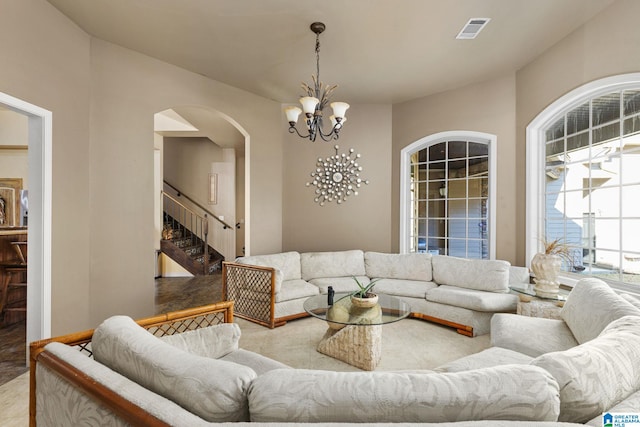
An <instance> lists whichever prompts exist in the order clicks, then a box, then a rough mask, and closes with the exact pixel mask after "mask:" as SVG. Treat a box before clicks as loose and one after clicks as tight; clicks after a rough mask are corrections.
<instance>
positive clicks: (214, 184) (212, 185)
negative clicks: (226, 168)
mask: <svg viewBox="0 0 640 427" xmlns="http://www.w3.org/2000/svg"><path fill="white" fill-rule="evenodd" d="M209 204H210V205H216V204H218V174H217V173H210V174H209Z"/></svg>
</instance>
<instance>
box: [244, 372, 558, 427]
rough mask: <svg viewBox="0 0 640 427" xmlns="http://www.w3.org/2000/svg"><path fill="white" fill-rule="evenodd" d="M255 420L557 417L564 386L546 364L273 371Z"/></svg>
mask: <svg viewBox="0 0 640 427" xmlns="http://www.w3.org/2000/svg"><path fill="white" fill-rule="evenodd" d="M249 408H250V413H251V421H254V422H290V423H307V422H322V423H347V422H357V423H375V422H387V423H394V422H396V423H397V422H416V423H417V422H423V423H424V422H451V421H466V420H540V421H556V420H557V417H558V413H559V410H560V401H559V398H558V384H557V383H556V381H555V380H554V379H553V377H552V376H551V375H550V374H549V373H548V372H546V371H545V370H544V369H540V368H536V367H534V366H527V365H504V366H498V367H491V368H485V369H477V370H473V371H467V372H460V373H427V374H424V373H409V372H408V373H403V372H330V371H314V370H303V369H295V370H287V371H277V370H276V371H271V372H267V373H266V374H264V375H262V376H260V377H258V378H257V379H256V380H254V381H253V383H252V384H251V387H250V390H249Z"/></svg>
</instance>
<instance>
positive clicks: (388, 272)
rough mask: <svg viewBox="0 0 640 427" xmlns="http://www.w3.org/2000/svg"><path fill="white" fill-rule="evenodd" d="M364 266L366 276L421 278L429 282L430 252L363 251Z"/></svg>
mask: <svg viewBox="0 0 640 427" xmlns="http://www.w3.org/2000/svg"><path fill="white" fill-rule="evenodd" d="M364 267H365V269H366V272H367V276H369V277H371V278H373V277H384V278H387V279H406V280H422V281H425V282H430V281H431V280H432V279H433V276H432V274H431V254H424V253H410V254H384V253H379V252H365V253H364Z"/></svg>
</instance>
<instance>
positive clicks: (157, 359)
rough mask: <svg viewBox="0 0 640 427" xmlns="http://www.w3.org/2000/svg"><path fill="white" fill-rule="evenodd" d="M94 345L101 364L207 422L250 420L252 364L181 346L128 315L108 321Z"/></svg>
mask: <svg viewBox="0 0 640 427" xmlns="http://www.w3.org/2000/svg"><path fill="white" fill-rule="evenodd" d="M91 347H92V350H93V355H94V358H95V359H96V360H97V361H98V362H100V363H102V364H103V365H106V366H108V367H109V368H111V369H113V370H114V371H116V372H118V373H120V374H122V375H124V376H125V377H127V378H129V379H130V380H132V381H135V382H137V383H138V384H140V385H142V386H143V387H145V388H147V389H149V390H151V391H153V392H154V393H157V394H159V395H161V396H163V397H166V398H167V399H171V400H172V401H174V402H176V403H177V404H179V405H180V406H182V407H183V408H185V409H187V410H188V411H190V412H193V413H194V414H196V415H198V416H200V417H201V418H203V419H205V420H207V421H212V422H213V421H215V422H222V421H246V420H248V418H249V413H248V407H247V395H246V393H247V389H248V387H249V384H250V383H251V381H252V380H253V379H255V378H256V377H257V375H256V373H255V372H254V371H253V370H252V369H251V368H248V367H246V366H242V365H238V364H236V363H232V362H225V361H222V360H216V359H211V358H209V357H202V356H197V355H194V354H190V353H188V352H186V351H183V350H180V349H179V348H176V347H174V346H172V345H171V344H168V343H165V342H164V341H162V340H161V339H159V338H157V337H155V336H153V335H152V334H150V333H149V332H148V331H146V330H145V329H144V328H142V327H141V326H139V325H138V324H137V323H135V322H134V321H133V320H132V319H131V318H129V317H127V316H113V317H110V318H109V319H107V320H105V321H104V322H102V324H101V325H100V326H99V327H98V328H97V329H96V330H95V332H94V334H93V339H92V341H91Z"/></svg>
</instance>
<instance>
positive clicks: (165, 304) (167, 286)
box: [0, 272, 222, 385]
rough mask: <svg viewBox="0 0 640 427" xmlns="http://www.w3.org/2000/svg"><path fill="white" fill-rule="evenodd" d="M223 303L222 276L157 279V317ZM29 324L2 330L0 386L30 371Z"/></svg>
mask: <svg viewBox="0 0 640 427" xmlns="http://www.w3.org/2000/svg"><path fill="white" fill-rule="evenodd" d="M221 300H222V274H221V273H220V272H217V273H215V274H213V275H211V276H196V277H165V278H159V279H156V299H155V305H156V314H161V313H167V312H169V311H175V310H182V309H185V308H190V307H197V306H200V305H205V304H211V303H214V302H218V301H221ZM25 341H26V322H20V323H16V324H14V325H10V326H6V327H1V328H0V385H2V384H4V383H6V382H8V381H10V380H12V379H14V378H15V377H17V376H18V375H21V374H23V373H24V372H27V371H28V370H29V368H28V367H27V366H26V363H27V362H26V360H27V357H26V343H25Z"/></svg>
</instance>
